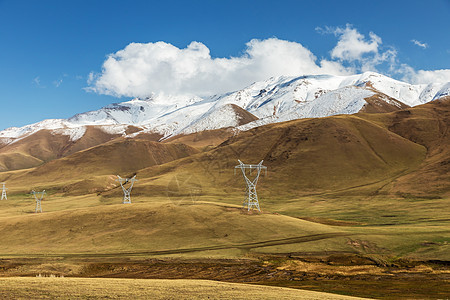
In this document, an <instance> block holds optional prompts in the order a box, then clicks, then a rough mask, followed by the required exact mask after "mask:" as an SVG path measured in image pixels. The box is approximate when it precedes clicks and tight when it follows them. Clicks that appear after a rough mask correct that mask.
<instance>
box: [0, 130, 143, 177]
mask: <svg viewBox="0 0 450 300" xmlns="http://www.w3.org/2000/svg"><path fill="white" fill-rule="evenodd" d="M136 130H138V129H137V128H135V127H134V126H129V127H128V129H127V132H128V133H132V132H134V131H136ZM119 136H120V135H119V134H110V133H107V132H105V131H104V130H102V129H101V128H99V127H97V126H86V132H85V133H84V135H83V136H82V137H81V138H80V139H78V140H76V141H72V140H71V139H70V137H69V136H67V135H62V134H56V133H53V132H52V131H51V130H40V131H38V132H36V133H34V134H31V135H29V136H27V137H25V138H23V139H21V140H19V141H16V142H14V143H12V144H8V145H5V146H3V147H2V148H0V170H2V171H6V170H17V169H24V168H31V167H35V166H38V165H41V164H42V163H44V162H48V161H51V160H54V159H57V158H61V157H64V156H67V155H70V154H72V153H75V152H78V151H81V150H84V149H87V148H90V147H93V146H97V145H100V144H103V143H105V142H108V141H110V140H112V139H114V138H117V137H119Z"/></svg>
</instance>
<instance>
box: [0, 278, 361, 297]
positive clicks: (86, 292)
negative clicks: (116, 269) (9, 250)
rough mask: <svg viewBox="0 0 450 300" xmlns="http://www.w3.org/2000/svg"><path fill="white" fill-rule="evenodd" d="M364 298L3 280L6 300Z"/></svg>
mask: <svg viewBox="0 0 450 300" xmlns="http://www.w3.org/2000/svg"><path fill="white" fill-rule="evenodd" d="M42 295H46V297H48V298H51V299H67V298H72V299H74V298H75V299H84V298H88V299H104V298H113V299H172V298H175V297H176V298H181V299H301V300H322V299H327V300H339V299H343V300H344V299H363V298H357V297H350V296H343V295H337V294H330V293H322V292H315V291H306V290H299V289H290V288H284V287H271V286H262V285H249V284H240V283H227V282H218V281H210V280H192V279H191V280H189V279H177V280H170V279H119V278H48V277H47V278H33V277H31V278H27V277H20V278H19V277H15V278H14V277H12V278H4V279H2V281H1V282H0V296H1V297H2V298H4V299H29V298H35V299H38V298H39V297H41V296H42Z"/></svg>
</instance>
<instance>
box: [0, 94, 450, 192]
mask: <svg viewBox="0 0 450 300" xmlns="http://www.w3.org/2000/svg"><path fill="white" fill-rule="evenodd" d="M449 102H450V101H449V100H448V99H442V100H439V101H434V102H432V103H429V104H426V105H422V106H419V107H415V108H409V109H406V110H402V111H398V112H391V113H384V114H367V113H359V114H356V115H350V116H349V115H341V116H333V117H327V118H319V119H301V120H294V121H290V122H284V123H278V124H270V125H266V126H262V127H258V128H254V129H252V130H249V131H246V132H240V133H239V134H237V135H234V136H231V137H230V138H229V139H227V140H226V141H225V142H223V143H222V144H220V145H218V146H217V147H215V148H213V149H211V150H208V151H205V152H202V153H199V150H196V149H194V148H192V147H190V146H187V145H184V144H177V143H174V142H178V141H183V142H186V143H190V144H191V145H192V146H195V147H198V148H202V147H205V146H208V145H209V146H211V145H212V144H211V141H215V142H216V143H218V142H219V141H220V140H221V139H223V138H226V137H227V135H228V132H227V131H225V130H223V131H222V130H219V131H211V132H203V133H199V134H194V135H188V136H179V137H175V138H172V139H171V140H168V141H165V142H164V143H158V142H151V141H145V140H141V139H139V138H136V139H123V138H119V139H116V140H114V141H112V142H109V143H106V144H103V145H101V146H98V147H94V148H91V149H88V150H84V151H79V152H77V153H74V154H72V155H70V156H69V157H66V158H62V159H58V160H55V161H52V162H49V163H46V164H44V165H42V166H40V167H38V168H36V169H34V170H30V171H27V172H20V173H17V174H12V175H11V174H8V173H5V174H3V175H4V176H2V178H0V180H5V179H8V178H9V179H8V180H16V182H17V181H21V182H29V183H30V184H31V183H33V184H35V185H39V186H44V185H47V186H48V184H49V183H48V182H49V181H55V183H54V186H55V188H57V189H63V190H65V191H67V190H77V191H78V192H80V193H81V192H87V191H92V190H96V186H98V187H99V189H97V190H100V191H101V190H104V186H105V185H107V183H106V182H107V179H105V177H102V179H99V180H98V181H96V180H94V179H92V178H94V177H95V176H109V175H115V174H118V173H120V174H124V173H125V174H133V173H136V172H137V173H138V178H140V179H141V181H140V183H139V192H140V193H144V194H146V195H160V194H161V193H163V194H165V195H166V193H167V187H168V186H169V185H170V183H171V182H172V181H173V180H174V178H176V179H177V178H178V177H179V178H181V177H183V176H185V177H186V178H190V180H191V181H192V180H193V179H195V180H194V181H196V183H195V184H194V185H195V186H197V187H198V186H201V187H202V194H204V195H207V194H214V195H228V196H230V195H239V194H241V188H242V185H243V183H242V182H241V181H242V179H241V178H240V176H233V169H234V166H235V165H237V159H241V160H242V161H244V162H245V163H258V162H259V161H261V160H264V165H266V166H267V167H268V169H269V176H267V177H266V178H264V179H263V181H264V184H263V185H261V186H260V187H259V190H261V191H263V192H264V193H265V194H266V195H267V196H268V197H274V198H277V197H286V196H288V197H290V198H292V197H297V196H298V197H300V196H305V195H314V194H315V195H317V194H321V193H330V192H333V193H336V192H342V191H346V193H356V194H363V195H371V194H373V193H380V192H382V193H395V194H400V195H402V194H407V195H408V194H413V195H426V194H429V193H434V194H433V195H432V196H435V195H444V194H446V193H447V192H448V190H449V182H450V181H449V174H450V172H449V164H448V161H450V154H449V150H448V144H449V137H448V129H447V128H448V124H449ZM8 176H11V177H8ZM177 176H178V177H177ZM180 176H181V177H180ZM179 178H178V179H179ZM178 179H177V181H176V182H178ZM86 180H93V181H90V182H87V181H86ZM108 184H110V183H108ZM83 186H89V189H85V188H83ZM100 187H101V188H100ZM269 187H270V188H269ZM108 193H109V192H108ZM108 193H107V194H108ZM107 194H105V196H107ZM119 194H120V191H117V195H119Z"/></svg>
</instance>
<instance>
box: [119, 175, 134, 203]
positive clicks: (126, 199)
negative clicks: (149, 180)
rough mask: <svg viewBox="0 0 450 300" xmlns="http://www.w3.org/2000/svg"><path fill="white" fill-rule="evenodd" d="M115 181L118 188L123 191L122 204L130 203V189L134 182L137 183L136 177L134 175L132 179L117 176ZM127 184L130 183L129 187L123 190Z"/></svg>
mask: <svg viewBox="0 0 450 300" xmlns="http://www.w3.org/2000/svg"><path fill="white" fill-rule="evenodd" d="M116 181H118V182H120V186H121V187H122V190H123V203H131V189H132V188H133V185H134V182H135V181H138V180H137V179H136V175H134V176H133V177H132V178H122V177H120V176H119V175H117V179H116ZM128 182H131V185H130V186H129V187H128V188H125V187H124V185H125V184H127V183H128Z"/></svg>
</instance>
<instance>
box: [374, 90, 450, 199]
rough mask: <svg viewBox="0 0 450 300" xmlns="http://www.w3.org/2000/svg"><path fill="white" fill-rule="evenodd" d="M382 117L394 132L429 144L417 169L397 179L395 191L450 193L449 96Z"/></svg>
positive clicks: (424, 144) (423, 194)
mask: <svg viewBox="0 0 450 300" xmlns="http://www.w3.org/2000/svg"><path fill="white" fill-rule="evenodd" d="M371 117H373V118H376V116H371ZM379 117H382V118H383V122H384V123H385V124H387V126H388V128H389V130H391V131H392V132H395V133H396V134H398V135H400V136H403V137H405V138H407V139H409V140H411V141H414V142H415V143H417V144H420V145H423V146H424V147H426V148H427V155H426V159H425V160H424V161H423V163H422V164H421V165H420V167H419V168H418V170H416V171H414V172H411V173H409V174H406V175H405V176H403V177H401V178H399V179H398V180H396V181H395V184H394V185H393V187H392V191H393V192H397V193H401V194H412V195H422V196H434V197H435V196H439V195H447V196H448V195H450V130H449V127H450V97H446V98H442V99H440V100H436V101H433V102H430V103H428V104H425V105H422V106H418V107H415V108H412V109H408V110H405V111H401V112H396V113H393V114H388V115H384V116H383V115H381V116H379Z"/></svg>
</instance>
